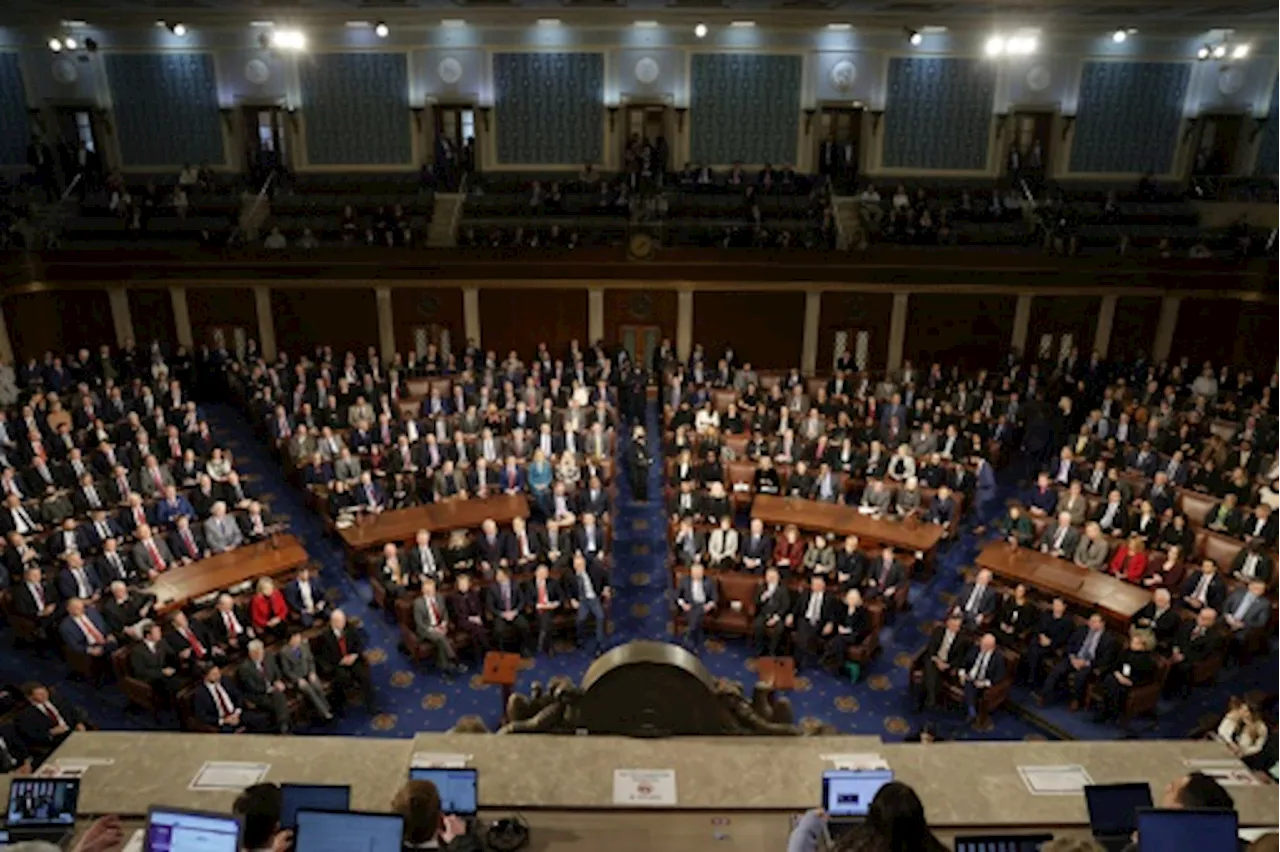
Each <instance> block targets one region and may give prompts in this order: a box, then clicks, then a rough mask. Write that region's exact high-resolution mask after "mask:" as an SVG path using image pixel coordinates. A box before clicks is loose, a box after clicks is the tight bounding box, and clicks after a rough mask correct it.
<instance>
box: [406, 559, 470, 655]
mask: <svg viewBox="0 0 1280 852" xmlns="http://www.w3.org/2000/svg"><path fill="white" fill-rule="evenodd" d="M413 631H414V634H415V635H417V637H418V641H420V642H423V643H425V644H427V645H430V646H431V647H432V649H433V650H434V651H435V665H436V668H437V669H439V670H440V672H441V673H442V674H446V675H453V674H456V673H457V672H459V671H463V669H462V668H461V667H460V666H459V665H457V664H456V663H455V660H457V657H458V654H457V652H456V651H455V650H454V647H453V642H452V640H450V638H449V610H448V608H447V607H446V606H445V600H444V596H443V595H441V594H440V593H439V592H438V591H437V590H436V581H435V580H433V579H431V578H430V577H426V578H423V580H422V593H421V594H420V595H419V596H418V597H417V598H416V599H415V600H414V602H413Z"/></svg>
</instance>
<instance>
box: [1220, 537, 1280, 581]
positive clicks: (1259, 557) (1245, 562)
mask: <svg viewBox="0 0 1280 852" xmlns="http://www.w3.org/2000/svg"><path fill="white" fill-rule="evenodd" d="M1264 549H1265V544H1264V542H1263V541H1262V540H1261V539H1254V540H1253V541H1251V542H1250V543H1249V544H1248V546H1246V547H1243V548H1241V550H1240V552H1239V553H1237V554H1236V558H1235V559H1233V560H1231V576H1233V577H1235V578H1236V579H1237V580H1242V581H1244V582H1246V583H1249V582H1252V581H1254V580H1262V581H1263V582H1264V583H1269V582H1270V581H1271V574H1272V571H1273V570H1274V569H1275V566H1274V565H1272V564H1271V559H1270V558H1269V557H1268V556H1267V555H1266V553H1264V552H1263V551H1264Z"/></svg>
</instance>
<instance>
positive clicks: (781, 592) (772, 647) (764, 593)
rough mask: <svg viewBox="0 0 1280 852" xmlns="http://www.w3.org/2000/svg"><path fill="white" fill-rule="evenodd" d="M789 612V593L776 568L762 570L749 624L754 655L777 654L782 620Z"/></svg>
mask: <svg viewBox="0 0 1280 852" xmlns="http://www.w3.org/2000/svg"><path fill="white" fill-rule="evenodd" d="M790 612H791V593H790V592H789V591H788V590H787V587H786V586H784V585H783V584H782V582H781V575H780V574H779V573H778V569H777V568H769V569H768V570H766V571H765V572H764V585H763V586H761V587H760V591H759V592H757V593H756V615H755V619H754V621H753V622H752V626H751V633H752V638H753V640H754V642H755V656H757V657H764V656H770V657H776V656H778V648H779V647H781V645H782V639H783V636H784V624H783V620H784V619H785V618H786V617H787V616H788V615H789V614H790ZM766 639H767V640H768V646H767V650H768V654H767V655H766V653H765V651H766V645H765V640H766Z"/></svg>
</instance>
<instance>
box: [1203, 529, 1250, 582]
mask: <svg viewBox="0 0 1280 852" xmlns="http://www.w3.org/2000/svg"><path fill="white" fill-rule="evenodd" d="M1197 545H1198V549H1199V550H1200V552H1201V554H1202V555H1203V557H1204V558H1205V559H1212V560H1213V561H1214V563H1215V564H1216V565H1217V566H1218V568H1219V570H1220V571H1222V572H1223V573H1224V576H1225V572H1226V571H1227V570H1228V569H1229V568H1230V567H1231V563H1232V562H1234V561H1235V558H1236V556H1238V555H1239V554H1240V551H1241V550H1243V549H1244V542H1243V541H1238V540H1236V539H1234V538H1228V537H1227V536H1225V535H1221V534H1220V533H1215V532H1205V533H1204V534H1203V536H1202V537H1200V540H1199V541H1198V542H1197Z"/></svg>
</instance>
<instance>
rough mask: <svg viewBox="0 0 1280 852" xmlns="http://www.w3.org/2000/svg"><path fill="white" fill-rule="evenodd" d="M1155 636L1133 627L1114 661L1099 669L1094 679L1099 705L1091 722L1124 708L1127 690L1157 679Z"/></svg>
mask: <svg viewBox="0 0 1280 852" xmlns="http://www.w3.org/2000/svg"><path fill="white" fill-rule="evenodd" d="M1155 644H1156V640H1155V637H1154V636H1153V635H1152V634H1151V633H1150V632H1148V631H1144V630H1135V631H1134V632H1133V633H1132V634H1131V635H1130V636H1129V645H1128V647H1127V648H1125V649H1124V650H1123V651H1121V652H1120V653H1119V654H1118V655H1117V656H1116V660H1115V663H1114V665H1112V666H1111V667H1110V668H1109V669H1108V670H1107V671H1105V672H1101V673H1100V674H1099V677H1098V683H1097V697H1098V709H1097V712H1095V713H1094V715H1093V723H1094V724H1095V725H1101V724H1103V723H1104V722H1109V721H1111V720H1112V719H1115V718H1116V717H1117V716H1119V715H1121V714H1122V713H1123V712H1124V706H1125V702H1126V701H1128V699H1129V691H1130V690H1132V689H1136V688H1138V687H1142V686H1146V685H1148V684H1150V683H1152V682H1154V681H1155V679H1156V669H1157V662H1156V655H1155V654H1154V653H1153V652H1152V649H1153V648H1155Z"/></svg>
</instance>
